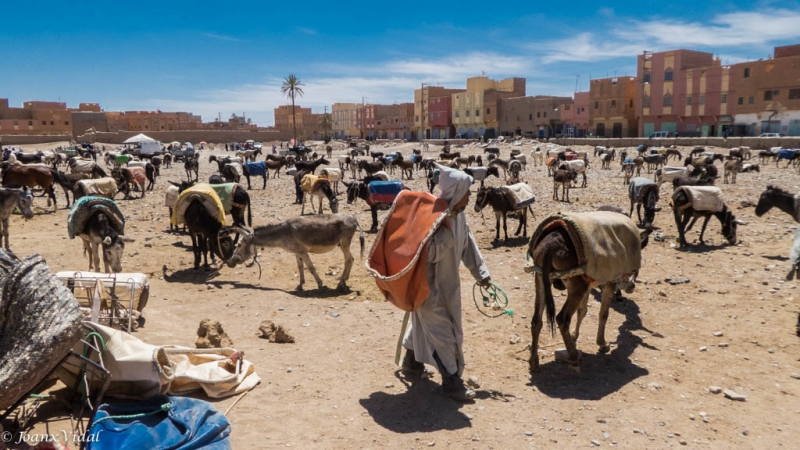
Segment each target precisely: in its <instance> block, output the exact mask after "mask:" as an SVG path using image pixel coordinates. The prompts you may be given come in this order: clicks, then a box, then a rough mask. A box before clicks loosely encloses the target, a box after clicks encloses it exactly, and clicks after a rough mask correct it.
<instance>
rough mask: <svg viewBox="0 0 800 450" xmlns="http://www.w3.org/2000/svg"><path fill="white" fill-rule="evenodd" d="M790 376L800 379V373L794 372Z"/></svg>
mask: <svg viewBox="0 0 800 450" xmlns="http://www.w3.org/2000/svg"><path fill="white" fill-rule="evenodd" d="M790 376H791V377H792V378H794V379H795V380H800V373H793V374H791V375H790Z"/></svg>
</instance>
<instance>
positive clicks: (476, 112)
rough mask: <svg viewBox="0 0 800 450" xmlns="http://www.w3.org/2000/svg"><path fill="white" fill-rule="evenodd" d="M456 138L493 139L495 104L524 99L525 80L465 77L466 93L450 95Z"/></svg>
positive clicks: (496, 121)
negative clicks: (507, 99)
mask: <svg viewBox="0 0 800 450" xmlns="http://www.w3.org/2000/svg"><path fill="white" fill-rule="evenodd" d="M451 96H452V98H453V100H452V102H453V105H452V108H453V125H454V126H455V128H456V135H457V136H458V135H461V136H462V137H464V138H468V139H472V138H475V137H487V138H493V137H495V136H497V134H498V131H499V125H500V124H499V122H498V120H497V116H498V114H497V102H498V99H501V98H512V97H524V96H525V79H524V78H506V79H504V80H500V81H495V80H492V79H490V78H488V77H484V76H481V77H472V78H467V90H466V91H465V92H462V93H456V94H452V95H451Z"/></svg>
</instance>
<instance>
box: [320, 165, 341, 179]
mask: <svg viewBox="0 0 800 450" xmlns="http://www.w3.org/2000/svg"><path fill="white" fill-rule="evenodd" d="M320 176H323V177H326V178H328V181H331V182H337V181H342V171H341V170H339V169H334V168H330V167H329V168H327V169H322V171H321V172H320Z"/></svg>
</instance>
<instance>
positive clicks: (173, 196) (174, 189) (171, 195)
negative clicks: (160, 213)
mask: <svg viewBox="0 0 800 450" xmlns="http://www.w3.org/2000/svg"><path fill="white" fill-rule="evenodd" d="M178 195H180V188H178V186H173V185H169V187H167V193H166V195H165V196H164V206H166V207H168V208H174V207H175V203H177V202H178Z"/></svg>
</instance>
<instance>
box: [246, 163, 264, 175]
mask: <svg viewBox="0 0 800 450" xmlns="http://www.w3.org/2000/svg"><path fill="white" fill-rule="evenodd" d="M244 165H245V166H246V167H247V171H248V172H249V173H250V175H264V174H266V173H267V163H265V162H264V161H258V162H246V163H244Z"/></svg>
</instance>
